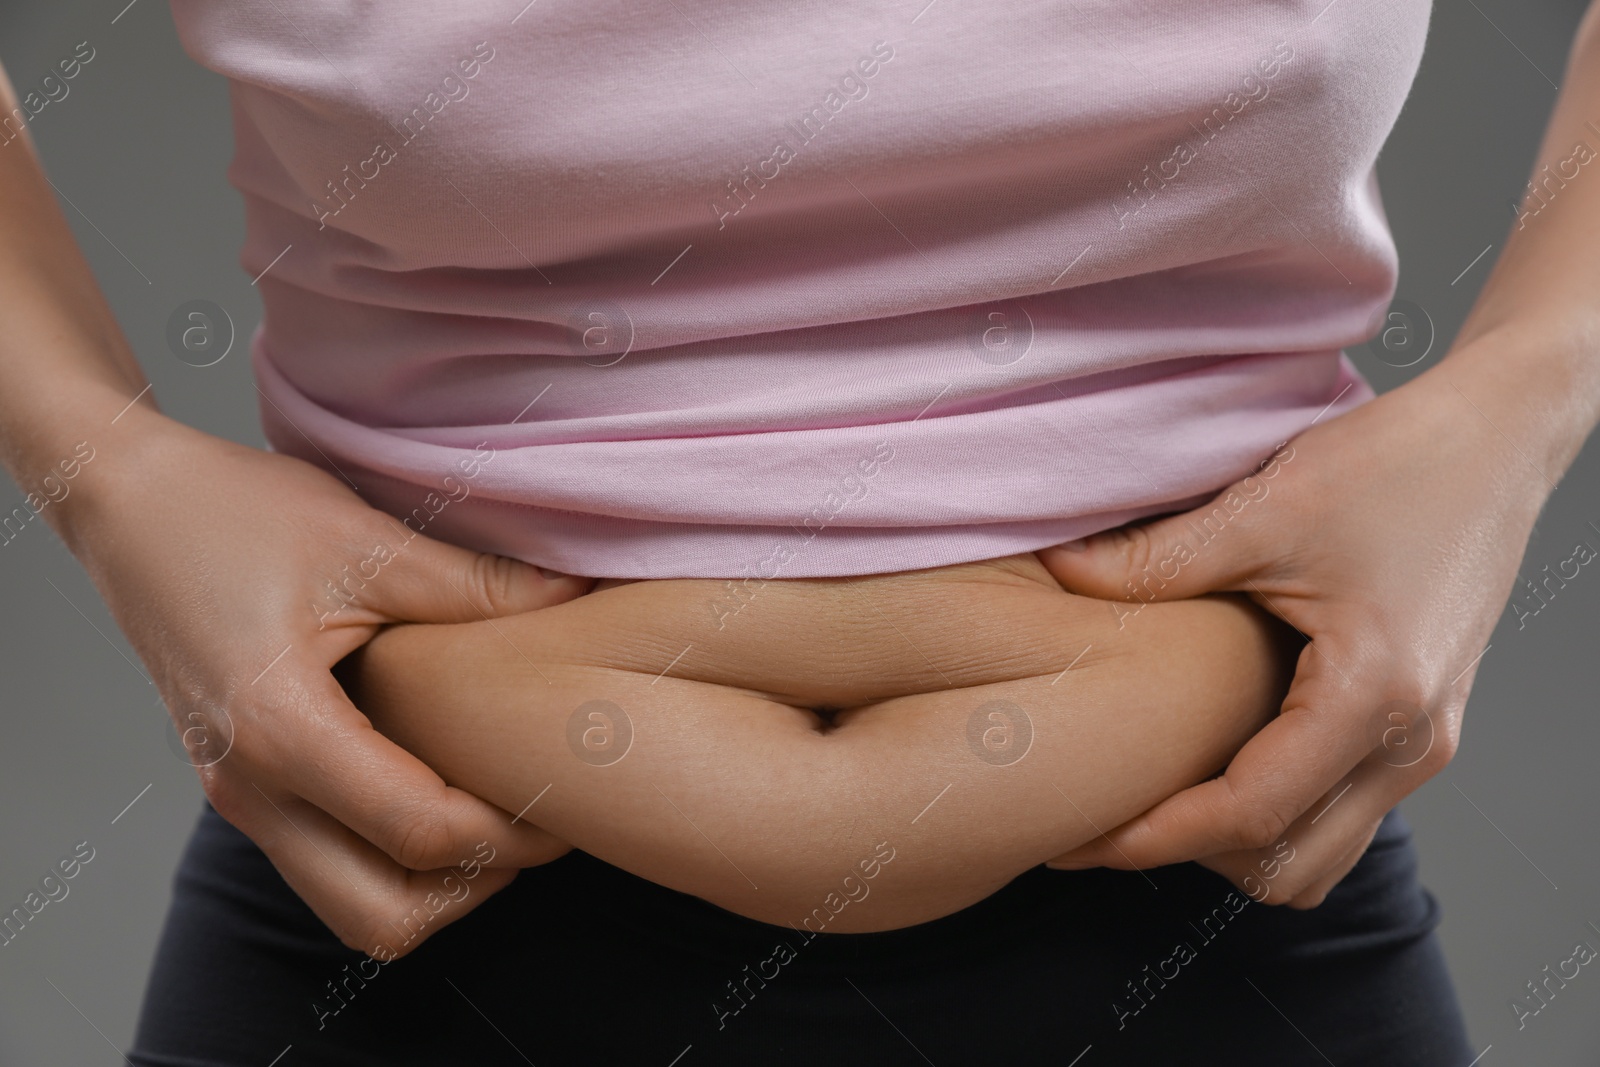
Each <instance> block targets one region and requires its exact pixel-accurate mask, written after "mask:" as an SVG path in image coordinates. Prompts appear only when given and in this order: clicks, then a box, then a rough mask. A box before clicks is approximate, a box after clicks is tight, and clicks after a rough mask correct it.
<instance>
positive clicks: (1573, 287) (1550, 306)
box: [1422, 4, 1600, 481]
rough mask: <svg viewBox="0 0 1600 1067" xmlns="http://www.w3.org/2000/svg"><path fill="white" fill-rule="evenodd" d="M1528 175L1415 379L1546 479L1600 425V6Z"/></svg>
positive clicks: (1589, 19)
mask: <svg viewBox="0 0 1600 1067" xmlns="http://www.w3.org/2000/svg"><path fill="white" fill-rule="evenodd" d="M1531 170H1532V180H1531V181H1530V183H1529V186H1528V189H1527V191H1526V192H1525V194H1524V197H1523V198H1522V201H1521V209H1520V211H1519V213H1518V216H1517V218H1516V220H1515V221H1514V222H1513V223H1512V226H1511V231H1510V236H1509V238H1508V240H1507V241H1506V244H1505V247H1504V249H1503V250H1502V252H1501V254H1500V256H1499V258H1498V261H1497V262H1496V264H1495V268H1494V271H1493V273H1492V274H1491V275H1490V277H1489V280H1488V282H1487V283H1486V284H1485V285H1484V288H1483V291H1482V292H1481V294H1480V295H1479V297H1478V300H1477V303H1476V304H1475V305H1474V307H1473V309H1472V312H1471V314H1470V315H1469V316H1468V318H1467V321H1466V323H1465V324H1464V325H1463V326H1462V329H1461V332H1460V333H1459V334H1458V336H1457V338H1456V342H1455V344H1454V346H1453V347H1452V350H1451V352H1450V354H1449V356H1447V358H1446V359H1444V360H1443V361H1441V363H1440V364H1439V365H1438V367H1436V368H1435V369H1434V370H1432V371H1430V372H1428V374H1425V375H1423V376H1422V378H1430V377H1433V378H1439V379H1443V380H1444V381H1447V382H1453V383H1455V384H1456V388H1458V389H1459V390H1460V391H1461V392H1462V393H1463V394H1464V395H1465V396H1467V397H1468V398H1469V399H1470V400H1471V401H1472V402H1473V403H1474V404H1476V405H1478V407H1479V408H1480V410H1481V411H1482V413H1483V414H1484V415H1485V416H1486V417H1488V418H1490V419H1492V420H1493V421H1494V423H1495V425H1496V427H1497V428H1498V429H1499V430H1500V432H1502V433H1504V434H1506V436H1507V437H1508V438H1510V439H1511V440H1512V441H1514V442H1515V443H1516V444H1517V446H1518V447H1519V448H1520V449H1522V450H1523V451H1524V452H1525V453H1526V454H1527V456H1528V458H1529V459H1530V461H1531V462H1533V463H1534V465H1535V466H1537V467H1538V468H1539V471H1540V473H1542V474H1544V475H1545V476H1546V477H1548V478H1549V479H1550V480H1551V481H1554V480H1555V479H1557V478H1559V477H1560V475H1561V474H1562V472H1564V471H1565V470H1566V468H1567V466H1568V465H1570V464H1571V462H1572V460H1573V459H1574V458H1575V457H1576V455H1577V453H1578V450H1579V449H1580V448H1581V447H1582V445H1583V442H1584V440H1585V439H1586V438H1587V437H1588V435H1589V434H1590V432H1591V431H1592V430H1593V429H1594V427H1595V425H1596V422H1597V421H1600V296H1597V295H1596V294H1600V243H1597V242H1596V240H1595V235H1596V234H1597V233H1600V4H1596V5H1594V6H1592V7H1591V8H1590V10H1589V12H1588V14H1587V15H1586V16H1585V18H1584V20H1583V23H1582V25H1581V27H1580V29H1579V32H1578V35H1577V38H1576V39H1575V41H1574V43H1573V47H1572V50H1571V53H1570V55H1569V59H1568V65H1567V70H1566V76H1565V79H1564V81H1563V86H1562V89H1561V92H1560V95H1559V97H1558V99H1557V102H1556V106H1555V109H1554V111H1553V112H1552V114H1551V117H1550V122H1549V125H1548V126H1547V128H1546V131H1545V135H1544V138H1543V140H1542V143H1541V145H1540V148H1539V154H1538V157H1537V158H1536V160H1535V161H1534V165H1533V167H1532V168H1531ZM1463 406H1464V405H1463ZM1468 414H1469V415H1470V412H1469V413H1468Z"/></svg>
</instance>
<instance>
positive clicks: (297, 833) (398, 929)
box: [230, 783, 517, 960]
mask: <svg viewBox="0 0 1600 1067" xmlns="http://www.w3.org/2000/svg"><path fill="white" fill-rule="evenodd" d="M251 785H252V788H253V789H254V791H255V793H256V801H255V802H254V803H248V802H246V803H243V804H241V805H240V806H239V808H238V809H236V810H234V811H233V812H232V813H231V814H232V816H233V817H232V818H231V819H230V821H232V822H234V824H235V825H236V826H238V827H239V829H240V830H241V831H243V832H244V833H245V834H246V835H247V836H249V837H250V838H251V839H252V840H254V841H255V842H256V843H257V845H258V846H260V848H261V850H262V851H263V852H264V853H266V855H267V858H268V859H269V860H271V861H272V865H273V866H274V867H276V868H277V870H278V873H279V874H281V875H282V876H283V879H284V881H285V882H287V883H288V884H289V887H290V888H291V889H293V890H294V891H295V893H297V894H298V895H299V896H300V898H301V899H302V900H304V901H305V902H306V904H307V905H308V906H309V907H310V908H311V910H312V911H313V912H315V913H316V915H317V917H318V918H319V919H321V920H322V921H323V923H324V924H326V925H327V927H328V928H329V929H330V930H331V931H333V933H334V934H335V935H336V936H337V937H338V938H339V940H340V941H341V942H343V943H344V944H345V945H346V946H348V947H349V948H353V949H357V950H358V951H361V952H365V953H366V954H367V955H369V956H372V957H373V958H374V959H379V960H385V959H394V958H397V957H399V956H403V955H405V954H407V953H409V952H411V951H412V950H413V949H415V948H416V947H417V946H418V945H420V944H422V942H423V941H425V940H427V939H428V938H429V937H431V936H433V934H435V933H437V932H438V931H439V930H441V929H443V928H444V927H445V926H448V925H449V924H450V923H452V922H455V921H456V920H457V919H460V918H461V917H463V916H464V915H466V914H467V913H468V912H470V911H472V909H474V908H476V907H477V906H478V905H479V904H481V903H483V902H484V901H485V900H487V899H488V898H489V897H490V896H492V895H493V894H494V893H496V892H498V891H499V890H500V889H502V888H504V887H505V886H506V885H508V884H510V882H511V880H512V879H513V878H515V877H516V875H517V872H516V871H515V870H507V869H492V868H489V867H485V866H483V865H482V864H481V863H479V862H476V860H477V857H476V856H474V855H473V854H471V853H469V854H468V855H467V856H465V857H463V858H462V859H461V860H459V861H458V862H456V863H454V864H452V865H451V866H449V867H447V868H444V869H439V870H429V871H408V870H406V869H404V868H402V867H401V866H400V865H398V864H396V863H395V862H394V861H393V860H391V859H390V858H389V857H387V856H385V855H384V854H383V853H382V852H380V851H378V850H377V849H376V848H374V847H373V846H372V845H371V844H370V843H368V842H366V841H363V840H362V839H361V838H360V837H358V836H357V835H355V834H353V833H351V831H350V830H349V828H348V827H345V826H343V825H341V824H340V823H339V822H338V821H336V820H334V819H332V818H330V817H329V816H328V815H327V813H326V812H322V811H319V810H317V809H316V808H315V807H314V806H312V805H310V804H308V803H306V802H305V801H303V800H300V799H299V798H297V797H292V796H286V795H278V796H272V795H269V794H268V793H267V792H266V791H264V790H261V789H260V788H259V786H256V785H255V783H251Z"/></svg>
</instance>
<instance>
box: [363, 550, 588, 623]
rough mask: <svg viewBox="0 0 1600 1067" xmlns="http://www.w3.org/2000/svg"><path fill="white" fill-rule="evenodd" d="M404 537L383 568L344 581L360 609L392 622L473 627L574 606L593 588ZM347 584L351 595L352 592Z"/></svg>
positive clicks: (377, 564) (374, 566) (377, 563)
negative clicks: (572, 603)
mask: <svg viewBox="0 0 1600 1067" xmlns="http://www.w3.org/2000/svg"><path fill="white" fill-rule="evenodd" d="M406 533H407V535H408V536H409V538H410V539H409V540H407V541H405V542H404V543H403V544H401V545H399V546H398V547H395V548H394V549H393V550H392V551H391V552H389V553H388V555H389V556H390V558H389V559H388V560H387V562H384V561H381V560H379V559H374V560H371V561H368V562H367V564H366V566H364V568H363V569H362V571H361V573H360V574H359V575H356V576H348V575H347V576H346V580H345V586H346V589H347V590H348V592H349V593H352V594H353V595H354V597H355V599H356V600H358V601H359V602H360V604H361V606H362V607H365V608H366V609H367V610H368V611H371V612H374V613H376V614H378V615H381V616H383V617H384V618H386V619H389V620H397V621H405V622H435V623H450V622H477V621H479V620H481V619H493V618H498V617H500V616H503V615H517V614H521V613H522V612H526V611H535V610H537V609H539V608H547V607H550V606H552V605H554V604H560V603H563V602H565V601H568V600H572V599H575V598H576V597H579V596H582V595H583V594H584V593H586V592H588V591H589V589H590V587H591V586H592V585H593V584H594V579H593V578H583V577H579V576H576V575H570V574H556V573H555V572H553V571H544V570H541V569H540V568H538V567H535V566H532V565H530V564H527V563H523V562H522V561H521V560H516V559H512V558H510V557H508V556H498V555H495V554H494V553H492V552H474V551H473V550H471V549H467V548H462V547H460V546H458V545H451V544H446V543H445V542H443V541H436V540H434V539H433V538H431V537H425V536H423V535H422V534H412V533H411V532H410V531H409V530H408V531H406ZM374 571H376V573H373V572H374ZM368 575H371V577H368ZM352 577H353V580H354V583H356V588H355V589H349V586H350V585H351V584H352Z"/></svg>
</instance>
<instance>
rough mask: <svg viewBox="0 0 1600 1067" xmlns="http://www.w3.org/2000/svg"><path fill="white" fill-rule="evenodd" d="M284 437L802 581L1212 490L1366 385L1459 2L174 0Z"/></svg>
mask: <svg viewBox="0 0 1600 1067" xmlns="http://www.w3.org/2000/svg"><path fill="white" fill-rule="evenodd" d="M171 2H172V9H173V12H174V15H175V17H176V20H177V25H178V29H179V32H180V34H181V37H182V40H183V43H184V46H185V47H186V49H187V50H188V51H189V53H190V54H191V55H192V56H193V57H194V58H195V59H196V60H198V61H199V62H201V63H202V64H204V65H205V66H207V67H209V68H211V69H213V70H216V71H219V72H220V73H222V74H224V75H226V76H227V77H228V78H229V79H230V80H231V89H232V101H233V115H234V123H235V130H236V138H237V152H236V155H235V159H234V162H233V164H232V166H231V168H230V170H229V179H230V180H231V181H232V182H233V184H234V185H235V186H236V187H237V188H238V189H239V190H240V192H241V193H242V194H243V195H244V198H245V205H246V217H247V220H248V237H247V240H246V244H245V248H244V251H243V253H242V255H241V263H242V265H243V266H244V268H245V270H246V271H248V272H249V274H250V275H251V276H252V277H255V276H257V275H260V280H259V282H258V283H257V284H258V287H259V289H260V291H261V294H262V300H263V303H264V309H265V315H264V320H263V323H262V326H261V328H260V329H259V330H258V331H257V333H256V335H255V336H254V338H253V341H252V355H253V359H254V364H255V370H256V374H257V378H258V382H259V385H260V388H261V391H262V396H263V398H264V400H263V404H262V413H263V418H264V420H265V424H266V432H267V436H268V439H269V440H270V441H271V443H272V445H273V447H274V448H275V449H277V450H279V451H282V452H286V453H290V454H293V455H296V456H300V457H303V458H304V459H307V460H309V461H311V462H313V463H317V464H320V465H322V466H324V467H325V468H328V469H331V470H334V471H337V472H338V473H339V474H341V475H342V476H343V477H345V478H346V479H347V480H348V481H350V482H351V483H352V484H353V485H354V486H355V487H356V488H357V490H358V491H359V492H360V493H361V494H362V496H364V497H365V498H366V499H367V500H369V501H370V502H372V503H373V504H374V505H376V506H378V507H381V508H383V509H385V510H387V511H390V512H392V513H393V514H395V515H397V516H403V517H405V518H406V522H407V525H408V526H410V527H411V528H412V529H413V530H420V531H421V532H423V533H425V534H427V535H430V536H437V537H441V538H444V539H446V540H450V541H454V542H457V543H461V544H466V545H470V546H472V547H475V548H481V549H486V550H492V551H496V552H500V553H503V554H506V555H510V556H514V557H518V558H520V559H524V560H528V561H530V562H534V563H538V564H541V565H543V566H546V567H552V568H556V569H559V570H564V571H568V572H573V573H580V574H587V575H594V576H611V577H628V578H663V577H737V576H740V575H757V576H759V577H764V578H771V577H801V576H814V575H843V574H862V573H876V572H885V571H893V570H904V569H909V568H918V567H930V566H937V565H942V564H949V563H957V562H963V561H968V560H975V559H984V558H990V557H995V556H1001V555H1006V554H1009V553H1014V552H1024V551H1030V550H1033V549H1037V548H1040V547H1043V546H1045V545H1049V544H1053V543H1056V542H1060V541H1064V540H1068V539H1071V538H1074V537H1078V536H1081V535H1084V534H1088V533H1092V532H1094V531H1096V530H1100V529H1104V528H1107V527H1110V526H1113V525H1118V524H1121V523H1123V522H1127V521H1129V520H1132V519H1135V518H1139V517H1143V516H1147V515H1152V514H1156V513H1159V512H1163V511H1169V510H1174V509H1177V508H1180V507H1185V506H1189V505H1192V504H1195V503H1198V502H1200V501H1201V500H1203V499H1204V498H1205V497H1206V496H1208V495H1210V494H1211V493H1213V492H1215V491H1216V490H1218V489H1219V488H1221V487H1223V486H1225V485H1227V484H1228V483H1229V482H1231V481H1233V480H1235V479H1237V478H1239V477H1241V476H1243V475H1245V474H1246V473H1248V472H1249V471H1250V470H1251V469H1252V468H1253V467H1254V466H1255V465H1256V464H1257V463H1259V462H1260V461H1261V460H1263V459H1265V458H1266V457H1267V456H1268V455H1269V454H1270V453H1271V452H1272V451H1273V449H1274V447H1275V446H1276V445H1277V444H1278V443H1279V442H1282V441H1284V440H1285V439H1287V438H1290V437H1292V436H1293V435H1295V434H1296V433H1299V432H1300V431H1302V430H1304V429H1305V428H1306V427H1307V426H1309V425H1310V424H1311V423H1312V422H1313V420H1316V419H1318V418H1319V417H1320V418H1324V419H1326V418H1333V417H1335V416H1337V415H1339V414H1340V413H1342V412H1344V411H1347V410H1349V409H1350V408H1351V407H1352V406H1354V405H1356V404H1359V403H1362V402H1364V401H1366V400H1367V399H1370V398H1371V396H1372V392H1371V390H1370V388H1369V387H1368V386H1367V385H1366V383H1365V382H1364V381H1362V380H1361V379H1360V378H1359V376H1358V375H1357V374H1356V372H1355V370H1354V368H1353V367H1352V366H1351V365H1350V364H1349V362H1348V360H1347V359H1345V357H1344V356H1343V355H1342V354H1341V351H1340V349H1341V348H1342V347H1343V346H1346V345H1351V344H1354V343H1357V342H1359V341H1361V340H1363V339H1365V338H1366V337H1368V336H1370V335H1371V333H1372V331H1373V324H1374V322H1375V320H1376V317H1377V316H1378V315H1379V314H1381V312H1382V310H1383V309H1384V308H1385V307H1386V305H1387V303H1388V301H1389V299H1390V297H1391V295H1392V290H1393V285H1394V281H1395V275H1396V261H1395V252H1394V246H1393V242H1392V240H1391V238H1390V235H1389V231H1388V228H1387V224H1386V222H1385V219H1384V216H1383V210H1382V206H1381V203H1380V201H1379V197H1378V191H1377V186H1376V182H1375V179H1374V175H1373V163H1374V160H1375V159H1376V157H1377V153H1378V150H1379V148H1380V146H1381V145H1382V144H1383V141H1384V138H1385V137H1386V136H1387V134H1388V132H1389V130H1390V128H1391V126H1392V124H1393V123H1394V120H1395V118H1396V116H1397V114H1398V112H1399V110H1400V106H1401V104H1402V102H1403V101H1404V99H1405V96H1406V93H1407V91H1408V90H1409V87H1410V85H1411V81H1412V79H1413V76H1414V75H1415V73H1416V68H1417V65H1418V62H1419V60H1420V57H1421V53H1422V47H1423V41H1424V37H1425V36H1426V30H1427V22H1428V14H1429V5H1428V2H1427V0H1333V2H1332V3H1330V2H1329V0H1310V2H1301V0H1276V2H1268V0H1209V2H1207V3H1203V4H1202V3H1196V2H1194V0H1105V2H1073V3H1063V2H1061V0H1055V2H1051V3H1029V2H1023V0H1003V2H1001V0H990V2H985V3H958V2H956V0H934V2H932V3H929V4H927V5H926V6H923V2H922V0H911V2H910V3H895V4H877V5H871V6H868V5H864V4H861V3H859V2H854V3H828V2H820V3H809V4H792V3H786V2H776V0H753V2H745V3H739V4H730V3H715V2H707V0H679V2H677V3H664V4H648V5H643V6H641V5H638V4H634V3H623V2H619V0H584V2H582V3H567V2H559V0H543V2H542V3H540V2H535V3H533V4H530V5H528V6H526V7H524V6H523V0H507V2H505V3H489V2H487V0H479V2H474V3H469V4H459V5H449V4H441V3H437V2H435V0H430V2H427V3H423V2H420V0H386V2H385V3H384V4H382V5H373V4H366V3H349V2H346V3H333V2H330V0H273V2H272V3H270V4H238V3H223V2H220V0H171Z"/></svg>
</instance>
